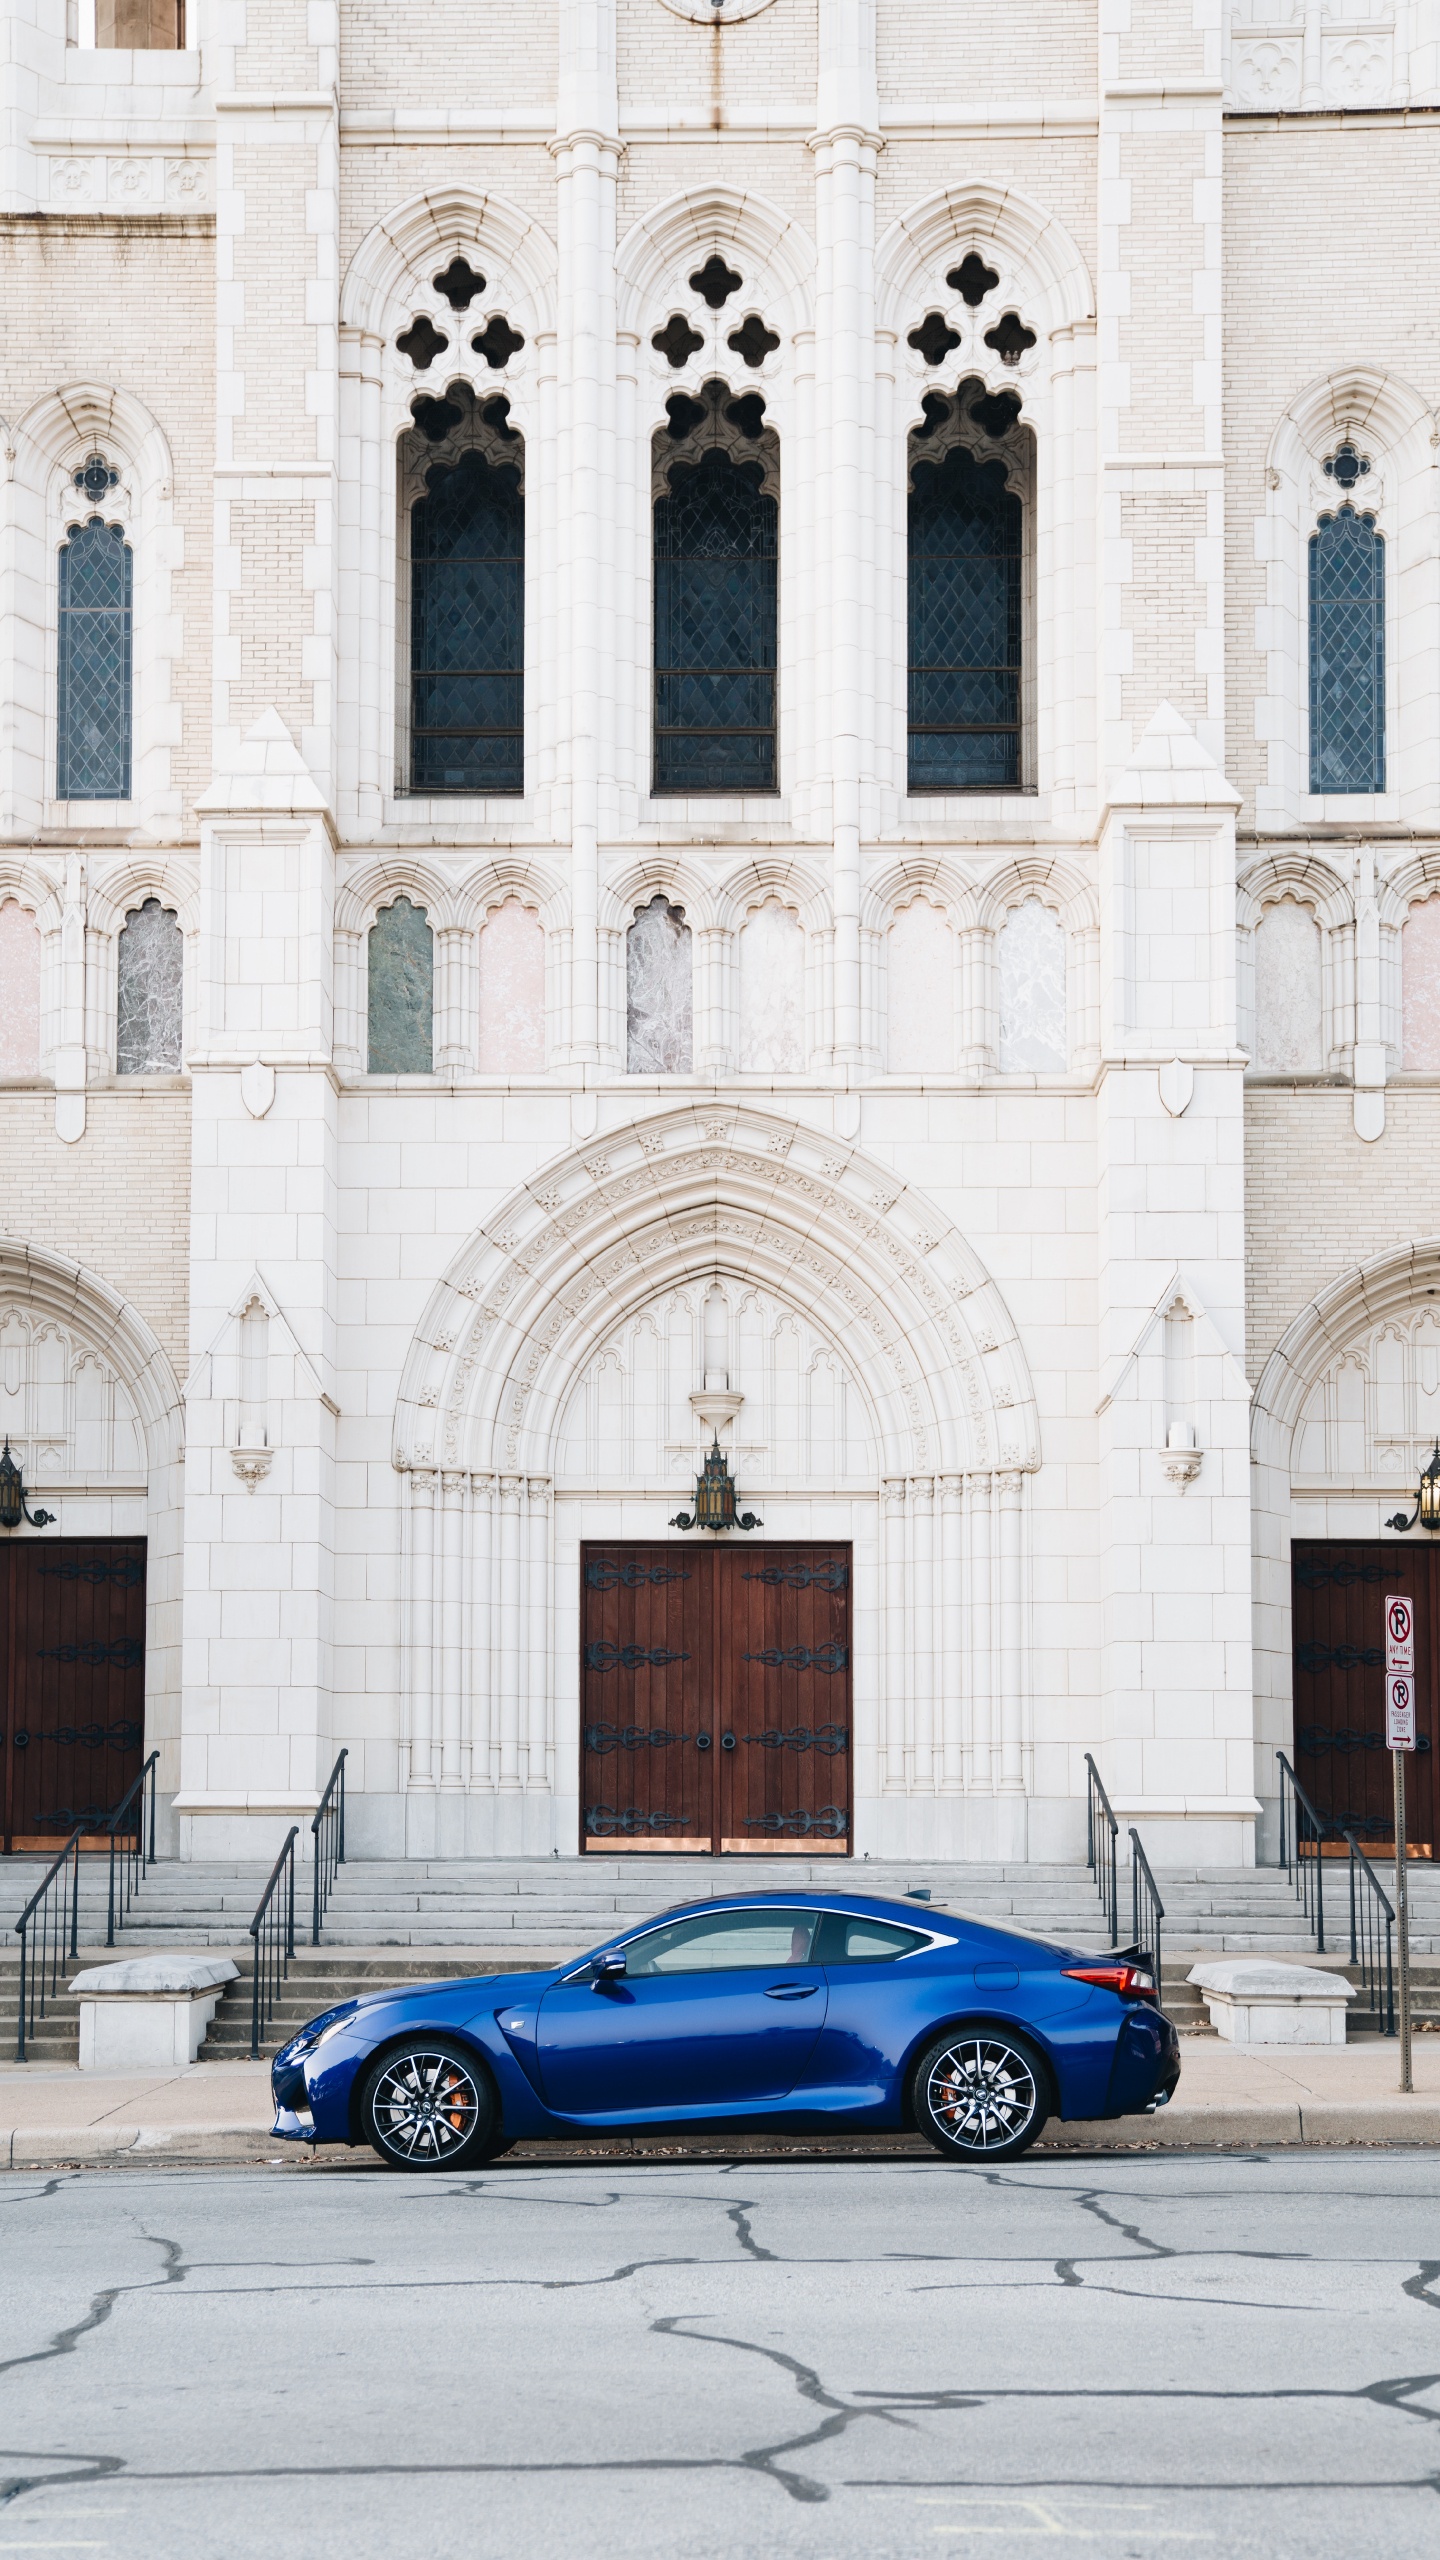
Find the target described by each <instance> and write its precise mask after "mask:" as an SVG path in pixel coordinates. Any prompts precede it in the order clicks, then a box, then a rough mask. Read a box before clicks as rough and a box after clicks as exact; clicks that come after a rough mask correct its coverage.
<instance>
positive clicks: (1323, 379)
mask: <svg viewBox="0 0 1440 2560" xmlns="http://www.w3.org/2000/svg"><path fill="white" fill-rule="evenodd" d="M1434 424H1435V413H1434V411H1433V409H1432V408H1431V407H1430V404H1429V402H1428V401H1427V400H1425V399H1424V398H1423V397H1422V395H1421V393H1420V392H1418V391H1417V390H1416V389H1415V388H1414V386H1413V384H1411V383H1409V382H1407V381H1406V380H1405V379H1404V377H1403V375H1401V374H1396V373H1387V372H1383V371H1382V370H1381V369H1380V368H1379V367H1378V366H1375V365H1349V366H1345V367H1343V368H1341V369H1340V370H1338V371H1336V372H1334V373H1326V374H1320V375H1318V376H1317V377H1316V379H1315V380H1314V381H1313V382H1309V383H1307V384H1306V386H1305V388H1304V390H1303V391H1300V392H1297V393H1296V395H1295V398H1294V399H1293V400H1292V401H1291V402H1290V403H1289V405H1288V406H1287V408H1286V410H1285V412H1284V415H1283V416H1282V417H1281V418H1280V419H1279V421H1278V422H1277V424H1276V427H1275V431H1274V433H1273V435H1272V436H1271V438H1270V446H1269V450H1268V452H1267V454H1266V456H1265V461H1266V467H1267V469H1268V470H1269V471H1271V472H1285V471H1289V472H1290V473H1292V474H1293V475H1294V476H1296V477H1297V478H1298V477H1302V476H1303V471H1304V466H1305V465H1306V464H1308V463H1310V462H1321V461H1323V460H1324V458H1325V456H1326V454H1327V453H1329V452H1330V451H1331V450H1332V448H1333V447H1334V446H1335V445H1337V444H1341V443H1343V442H1344V440H1345V438H1346V437H1347V436H1350V437H1353V438H1359V439H1361V440H1368V441H1371V442H1373V443H1375V444H1376V445H1377V446H1378V448H1379V450H1380V451H1381V452H1384V453H1389V452H1390V451H1392V450H1393V448H1394V447H1395V446H1396V445H1398V444H1399V443H1400V442H1401V441H1402V439H1403V438H1404V437H1406V436H1407V435H1409V434H1410V433H1411V432H1412V430H1413V429H1415V428H1417V427H1420V428H1423V429H1424V430H1425V431H1426V433H1427V434H1429V433H1431V432H1433V429H1434Z"/></svg>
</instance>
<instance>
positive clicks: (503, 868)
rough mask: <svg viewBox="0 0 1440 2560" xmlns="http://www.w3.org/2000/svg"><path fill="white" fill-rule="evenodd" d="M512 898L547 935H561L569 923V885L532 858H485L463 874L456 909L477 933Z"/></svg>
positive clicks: (503, 855)
mask: <svg viewBox="0 0 1440 2560" xmlns="http://www.w3.org/2000/svg"><path fill="white" fill-rule="evenodd" d="M511 898H518V899H519V901H520V904H521V905H522V907H533V908H534V909H535V911H536V913H537V914H538V916H539V918H540V921H541V923H542V925H543V926H544V928H545V930H546V932H547V933H555V932H559V931H562V930H563V929H564V927H565V926H566V925H568V923H569V921H570V890H569V884H568V882H566V881H565V880H563V879H562V878H561V877H560V875H559V874H558V873H557V872H555V871H553V870H552V869H551V868H550V866H549V864H548V863H542V862H537V861H536V860H535V858H534V856H533V855H531V854H519V853H494V854H487V856H486V857H485V860H484V861H483V862H478V863H476V864H475V865H474V866H473V868H472V869H471V870H469V871H467V872H466V874H465V877H464V879H463V881H462V882H461V884H460V886H459V888H458V890H457V892H456V906H457V910H458V912H459V915H460V917H461V919H462V921H466V922H469V923H472V924H474V925H475V926H476V928H477V930H478V928H479V927H481V926H482V925H483V924H484V923H485V921H486V918H487V917H488V916H491V915H493V914H494V912H495V909H496V908H497V907H503V906H504V905H505V903H506V901H507V900H508V899H511Z"/></svg>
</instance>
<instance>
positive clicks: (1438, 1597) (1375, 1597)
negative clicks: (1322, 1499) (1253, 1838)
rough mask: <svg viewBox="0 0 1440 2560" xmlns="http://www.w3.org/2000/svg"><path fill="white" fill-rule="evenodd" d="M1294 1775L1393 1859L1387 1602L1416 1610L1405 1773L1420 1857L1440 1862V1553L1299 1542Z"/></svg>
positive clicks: (1412, 1835) (1395, 1545)
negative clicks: (1412, 1736)
mask: <svg viewBox="0 0 1440 2560" xmlns="http://www.w3.org/2000/svg"><path fill="white" fill-rule="evenodd" d="M1290 1570H1291V1582H1292V1590H1293V1605H1294V1638H1295V1688H1294V1696H1295V1768H1296V1773H1297V1775H1298V1777H1299V1780H1300V1784H1301V1785H1302V1787H1303V1788H1304V1789H1305V1792H1306V1794H1307V1795H1308V1796H1309V1798H1310V1800H1311V1802H1312V1803H1313V1805H1314V1807H1315V1810H1316V1812H1317V1813H1319V1814H1321V1815H1322V1816H1323V1817H1324V1818H1325V1820H1326V1821H1328V1822H1331V1823H1334V1824H1335V1825H1336V1826H1337V1828H1343V1829H1346V1830H1350V1831H1353V1832H1354V1834H1355V1836H1356V1838H1357V1839H1358V1840H1359V1841H1360V1843H1361V1845H1362V1847H1372V1848H1373V1847H1378V1848H1380V1849H1382V1850H1386V1851H1393V1848H1394V1841H1395V1799H1394V1783H1393V1778H1392V1773H1391V1767H1390V1754H1389V1752H1388V1751H1387V1750H1386V1748H1385V1599H1386V1595H1387V1593H1389V1592H1392V1591H1393V1592H1399V1593H1401V1594H1403V1596H1404V1597H1405V1598H1406V1599H1408V1600H1409V1601H1410V1602H1411V1603H1412V1605H1413V1607H1414V1611H1415V1688H1416V1706H1417V1714H1416V1719H1415V1723H1416V1737H1417V1739H1416V1748H1415V1750H1414V1751H1413V1752H1412V1753H1411V1754H1410V1757H1409V1760H1408V1762H1407V1765H1406V1771H1405V1824H1406V1831H1407V1834H1408V1836H1409V1839H1410V1841H1411V1843H1412V1846H1413V1849H1414V1853H1415V1854H1416V1855H1418V1856H1422V1857H1427V1858H1430V1857H1433V1856H1434V1855H1435V1842H1436V1840H1437V1838H1440V1818H1437V1804H1436V1753H1435V1748H1434V1744H1435V1735H1436V1731H1437V1726H1440V1716H1437V1712H1436V1708H1437V1700H1440V1553H1437V1551H1436V1549H1435V1548H1434V1547H1428V1546H1427V1547H1420V1546H1412V1545H1411V1544H1410V1543H1409V1541H1408V1540H1407V1541H1406V1542H1405V1543H1404V1544H1402V1543H1401V1542H1400V1541H1399V1540H1396V1539H1380V1538H1357V1539H1355V1540H1353V1541H1352V1540H1346V1541H1344V1542H1341V1541H1338V1540H1331V1539H1318V1538H1316V1539H1310V1538H1305V1539H1299V1538H1297V1539H1296V1541H1295V1544H1294V1548H1293V1550H1292V1555H1291V1568H1290Z"/></svg>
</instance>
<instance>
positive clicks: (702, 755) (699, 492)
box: [655, 383, 780, 792]
mask: <svg viewBox="0 0 1440 2560" xmlns="http://www.w3.org/2000/svg"><path fill="white" fill-rule="evenodd" d="M763 408H764V403H763V401H762V400H761V398H760V397H759V395H758V394H757V393H754V392H751V393H749V394H747V395H745V396H744V397H742V398H740V399H731V397H730V395H729V393H728V391H727V390H726V388H725V386H724V384H723V383H713V384H707V385H706V389H705V394H704V397H703V398H702V399H701V400H699V401H689V400H685V399H683V398H678V399H676V400H672V401H671V403H670V410H671V425H670V428H669V430H668V431H662V434H661V436H660V437H659V438H658V439H657V444H658V445H659V448H660V451H659V453H658V455H657V477H658V482H659V485H658V489H657V494H656V498H655V789H656V790H657V791H658V792H680V791H683V792H701V791H727V792H733V791H773V790H775V788H776V755H775V675H776V639H777V628H778V606H779V535H780V509H779V503H778V500H777V498H776V496H775V495H774V488H775V485H776V476H777V475H776V466H777V461H778V451H779V448H778V442H777V439H776V437H775V434H774V431H773V430H772V429H771V428H768V427H765V426H764V425H763V424H762V422H761V421H762V412H763ZM667 433H668V437H669V439H670V442H669V444H668V448H667ZM677 444H679V445H680V446H681V447H682V450H681V451H680V452H679V453H677V452H676V450H675V447H676V445H677ZM752 457H753V458H752Z"/></svg>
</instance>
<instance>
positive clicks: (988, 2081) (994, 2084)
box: [910, 2027, 1050, 2160]
mask: <svg viewBox="0 0 1440 2560" xmlns="http://www.w3.org/2000/svg"><path fill="white" fill-rule="evenodd" d="M910 2101H911V2105H912V2106H913V2108H914V2111H915V2122H916V2124H917V2125H918V2127H919V2129H920V2131H921V2132H922V2133H923V2134H924V2136H925V2139H926V2141H927V2142H933V2143H934V2145H935V2148H936V2150H937V2151H943V2152H944V2154H945V2156H946V2158H947V2159H949V2160H1014V2159H1017V2158H1018V2157H1019V2154H1020V2153H1021V2152H1022V2151H1028V2150H1029V2148H1030V2145H1031V2143H1032V2142H1033V2141H1034V2139H1035V2137H1036V2135H1037V2133H1039V2132H1040V2131H1041V2130H1042V2128H1043V2126H1044V2124H1045V2122H1046V2120H1047V2118H1048V2116H1049V2114H1050V2078H1049V2074H1048V2072H1047V2071H1046V2068H1045V2065H1044V2062H1043V2061H1042V2060H1041V2057H1040V2055H1039V2054H1038V2053H1037V2051H1036V2049H1035V2047H1034V2045H1033V2044H1031V2043H1030V2042H1029V2040H1028V2038H1027V2037H1025V2036H1021V2035H1015V2034H1012V2033H1011V2032H1010V2030H1009V2029H1008V2028H1005V2027H964V2028H960V2029H957V2030H955V2031H954V2032H952V2033H951V2034H949V2035H943V2036H937V2037H936V2039H935V2041H934V2043H933V2044H932V2045H929V2046H927V2047H926V2050H925V2051H924V2053H922V2054H921V2056H920V2059H919V2061H918V2062H917V2063H916V2065H915V2073H914V2077H913V2079H912V2081H911V2083H910Z"/></svg>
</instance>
